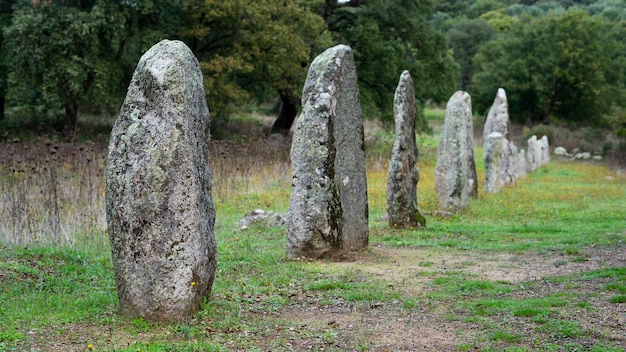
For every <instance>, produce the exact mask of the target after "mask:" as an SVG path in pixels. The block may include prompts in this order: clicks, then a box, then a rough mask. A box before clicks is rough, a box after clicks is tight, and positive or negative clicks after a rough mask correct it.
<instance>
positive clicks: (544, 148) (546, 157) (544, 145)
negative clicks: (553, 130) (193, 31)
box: [540, 136, 550, 166]
mask: <svg viewBox="0 0 626 352" xmlns="http://www.w3.org/2000/svg"><path fill="white" fill-rule="evenodd" d="M540 146H541V166H543V165H546V164H547V163H549V162H550V144H549V143H548V136H543V137H541V140H540Z"/></svg>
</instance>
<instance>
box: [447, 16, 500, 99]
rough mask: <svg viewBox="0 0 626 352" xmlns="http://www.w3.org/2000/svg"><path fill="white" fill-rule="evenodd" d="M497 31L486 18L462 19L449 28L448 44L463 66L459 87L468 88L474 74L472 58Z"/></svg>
mask: <svg viewBox="0 0 626 352" xmlns="http://www.w3.org/2000/svg"><path fill="white" fill-rule="evenodd" d="M495 35H496V31H495V30H494V29H493V28H492V27H491V26H490V25H489V24H488V23H487V21H485V20H484V19H473V20H469V19H462V20H460V21H458V22H456V23H455V24H454V25H453V26H452V28H450V30H448V33H447V37H448V45H449V47H450V48H451V49H452V50H453V53H454V59H455V60H456V62H457V63H458V64H459V66H460V67H461V78H460V80H459V83H458V84H457V88H458V89H461V90H466V89H467V87H468V86H469V83H470V80H471V78H472V75H473V69H472V59H473V58H474V55H476V53H477V52H478V49H479V48H480V47H481V46H482V45H483V44H484V43H486V42H488V41H489V40H491V39H492V38H493V37H495Z"/></svg>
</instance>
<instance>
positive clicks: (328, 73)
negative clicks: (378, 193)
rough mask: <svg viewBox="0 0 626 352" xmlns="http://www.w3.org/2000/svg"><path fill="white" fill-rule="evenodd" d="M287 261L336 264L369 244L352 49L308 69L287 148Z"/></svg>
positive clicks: (327, 55) (334, 52)
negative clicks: (290, 178)
mask: <svg viewBox="0 0 626 352" xmlns="http://www.w3.org/2000/svg"><path fill="white" fill-rule="evenodd" d="M291 166H292V170H293V188H292V191H291V200H290V204H289V213H288V216H287V255H288V256H290V257H308V258H320V257H336V256H340V255H342V254H344V253H346V252H349V251H351V250H358V249H362V248H364V247H366V246H367V243H368V228H367V219H368V209H367V182H366V179H365V152H364V137H363V118H362V116H361V107H360V102H359V91H358V87H357V77H356V68H355V66H354V57H353V54H352V49H350V47H348V46H345V45H338V46H335V47H332V48H330V49H327V50H326V51H324V52H323V53H322V54H320V55H319V56H318V57H317V58H315V60H313V62H312V63H311V66H310V68H309V72H308V75H307V79H306V82H305V85H304V89H303V92H302V113H301V114H300V117H299V119H298V122H297V124H296V130H295V133H294V136H293V144H292V146H291Z"/></svg>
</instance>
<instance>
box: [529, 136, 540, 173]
mask: <svg viewBox="0 0 626 352" xmlns="http://www.w3.org/2000/svg"><path fill="white" fill-rule="evenodd" d="M527 143H528V145H527V149H526V171H528V172H533V171H535V170H536V169H537V168H538V167H539V163H540V162H541V147H540V146H539V143H538V142H537V136H535V135H533V136H531V137H530V138H528V141H527Z"/></svg>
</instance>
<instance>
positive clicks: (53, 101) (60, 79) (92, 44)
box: [3, 0, 175, 133]
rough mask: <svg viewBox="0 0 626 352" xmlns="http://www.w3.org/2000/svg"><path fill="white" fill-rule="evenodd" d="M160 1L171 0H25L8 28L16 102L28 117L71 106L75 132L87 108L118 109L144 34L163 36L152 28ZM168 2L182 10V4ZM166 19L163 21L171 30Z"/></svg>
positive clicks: (67, 111)
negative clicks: (34, 0)
mask: <svg viewBox="0 0 626 352" xmlns="http://www.w3.org/2000/svg"><path fill="white" fill-rule="evenodd" d="M158 4H160V5H161V6H163V5H165V2H164V1H160V2H158V1H155V2H149V3H145V4H142V5H139V3H136V2H128V1H121V0H120V1H116V2H113V1H104V0H98V1H92V2H89V3H83V2H78V1H66V2H56V1H55V2H51V3H48V2H41V4H39V5H31V4H30V2H20V3H19V5H16V7H14V9H15V11H14V13H13V14H12V17H11V24H10V25H9V26H8V27H6V28H5V30H4V45H3V46H6V48H5V49H4V50H10V52H11V55H9V56H7V58H6V59H7V60H6V62H5V63H6V65H7V67H8V69H9V76H8V82H9V87H10V89H9V91H8V92H7V94H8V98H9V100H10V103H11V104H12V105H13V106H15V107H18V108H21V109H22V110H24V115H27V114H28V115H36V116H40V117H46V116H48V115H53V116H54V115H57V114H58V113H59V111H60V110H61V109H64V110H65V116H66V129H68V132H70V133H73V130H74V128H75V125H76V122H77V121H76V119H77V114H78V109H79V107H88V108H91V109H108V108H111V107H115V108H117V106H118V105H119V103H120V102H121V97H122V94H120V90H121V87H122V86H124V90H123V91H125V87H126V86H127V84H128V83H127V82H128V80H129V79H128V78H129V77H130V74H129V72H131V69H129V67H131V68H132V69H134V65H135V64H136V60H137V58H138V55H139V52H140V51H141V50H145V48H146V45H145V44H144V45H141V44H142V43H141V40H139V41H138V40H137V38H138V37H141V38H152V39H155V38H157V37H160V36H161V35H163V34H162V32H159V33H158V35H154V34H152V33H150V31H149V26H148V24H150V23H151V22H150V21H151V19H152V18H153V17H152V16H154V14H155V11H158V12H159V13H162V12H163V8H159V7H158ZM167 4H168V10H169V11H171V12H172V13H174V12H175V6H172V5H175V4H171V2H169V1H168V2H167ZM164 18H165V17H162V18H161V19H162V21H163V22H158V24H159V25H162V27H163V28H168V26H167V22H166V21H165V20H164ZM147 19H149V20H147ZM146 20H147V21H146ZM147 44H148V45H149V46H151V45H152V44H154V42H153V41H151V42H150V43H147ZM127 53H131V55H130V56H131V57H130V58H129V57H128V56H127ZM130 62H132V64H131V63H130ZM125 64H126V65H125ZM124 77H126V78H127V79H128V80H126V79H124ZM124 81H125V82H126V83H125V84H123V83H122V82H124Z"/></svg>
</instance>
